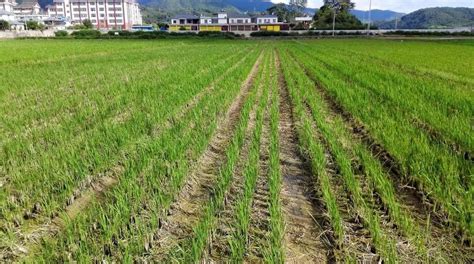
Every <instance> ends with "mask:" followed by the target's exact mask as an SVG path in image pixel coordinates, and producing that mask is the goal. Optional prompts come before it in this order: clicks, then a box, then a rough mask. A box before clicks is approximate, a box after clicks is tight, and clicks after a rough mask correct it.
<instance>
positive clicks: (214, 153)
mask: <svg viewBox="0 0 474 264" xmlns="http://www.w3.org/2000/svg"><path fill="white" fill-rule="evenodd" d="M261 61H262V54H261V55H260V57H259V58H258V59H257V61H256V62H255V65H254V66H253V68H252V71H251V72H250V74H249V76H248V77H247V79H246V80H245V82H244V83H243V85H242V87H241V90H240V92H239V94H238V95H237V97H236V99H235V101H234V102H233V103H232V105H231V106H230V108H229V110H228V111H227V113H226V115H225V117H224V119H223V120H222V121H221V122H219V123H220V124H219V125H218V128H217V130H216V133H215V135H214V136H213V138H212V139H211V142H210V144H209V147H208V149H207V150H206V151H205V152H204V154H203V155H202V156H201V158H200V159H199V161H198V162H197V165H196V168H195V170H194V171H193V172H192V173H191V175H190V176H189V177H188V179H187V180H186V183H185V185H184V187H183V188H182V190H181V192H180V194H179V195H178V197H177V198H176V201H175V202H174V203H173V204H172V205H171V207H170V210H169V212H168V217H167V219H166V221H164V222H163V223H162V226H161V228H160V230H158V232H157V234H156V237H157V239H156V240H155V241H154V246H153V248H154V249H155V252H153V253H154V254H153V255H154V256H156V257H157V260H158V261H159V258H162V257H165V255H166V253H167V252H169V250H170V249H171V248H173V247H174V246H177V245H179V243H180V241H183V240H184V239H185V238H186V237H188V236H189V234H192V231H193V230H192V228H193V226H195V224H196V223H197V222H198V221H199V219H200V216H201V215H202V213H203V212H202V208H203V207H204V205H205V204H206V203H207V202H208V201H209V199H210V197H211V195H212V188H213V186H214V185H215V184H216V182H217V175H219V173H218V170H219V168H220V167H221V165H222V164H223V163H224V162H225V159H223V157H225V150H226V148H227V146H228V145H229V143H230V140H231V138H232V136H233V134H234V130H235V127H236V125H237V123H238V121H239V116H240V112H241V110H242V107H243V105H244V102H245V99H246V98H247V97H248V94H249V91H250V89H251V88H252V86H253V83H254V79H255V77H256V75H257V73H258V69H259V67H260V63H261Z"/></svg>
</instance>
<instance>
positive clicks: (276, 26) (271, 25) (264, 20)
mask: <svg viewBox="0 0 474 264" xmlns="http://www.w3.org/2000/svg"><path fill="white" fill-rule="evenodd" d="M254 21H255V23H256V24H257V26H258V30H261V31H281V30H288V29H289V26H288V24H285V23H281V22H278V16H276V15H260V16H256V17H255V18H254Z"/></svg>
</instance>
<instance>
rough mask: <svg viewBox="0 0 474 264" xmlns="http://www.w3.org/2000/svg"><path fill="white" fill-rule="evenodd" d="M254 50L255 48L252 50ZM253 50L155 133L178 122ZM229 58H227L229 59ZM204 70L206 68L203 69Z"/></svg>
mask: <svg viewBox="0 0 474 264" xmlns="http://www.w3.org/2000/svg"><path fill="white" fill-rule="evenodd" d="M252 51H253V50H252ZM252 51H250V52H248V53H246V54H245V55H244V56H243V57H242V58H241V59H240V60H239V61H238V62H237V63H235V64H234V65H232V67H230V68H229V69H227V70H226V71H225V73H224V74H222V75H221V76H220V77H219V78H217V79H215V80H213V81H212V82H211V84H209V85H208V86H207V87H206V88H204V89H203V90H201V91H200V92H199V93H198V94H196V95H195V96H194V97H193V98H192V99H191V100H189V101H188V102H187V103H186V104H184V105H183V106H182V107H181V108H180V109H178V110H177V111H176V114H175V115H173V116H172V117H170V118H168V119H167V120H166V122H165V124H164V125H162V126H160V127H159V128H157V131H155V132H154V133H158V131H161V130H165V129H168V128H170V127H171V126H172V125H173V124H174V123H175V122H178V121H179V120H181V119H182V118H183V117H184V116H185V115H186V114H187V113H188V112H189V111H190V110H191V109H193V108H194V107H195V106H196V105H197V104H198V103H199V102H200V101H201V99H202V98H203V97H204V96H206V95H208V94H209V93H211V92H212V91H213V90H214V89H215V88H216V84H217V83H219V82H220V81H222V80H223V79H224V78H225V77H226V76H227V75H228V74H229V73H231V72H232V71H234V70H235V69H237V68H238V67H239V66H240V65H241V64H242V63H243V62H244V61H245V59H246V58H247V57H248V56H249V54H251V53H252ZM228 59H229V58H227V60H228ZM203 71H204V70H203Z"/></svg>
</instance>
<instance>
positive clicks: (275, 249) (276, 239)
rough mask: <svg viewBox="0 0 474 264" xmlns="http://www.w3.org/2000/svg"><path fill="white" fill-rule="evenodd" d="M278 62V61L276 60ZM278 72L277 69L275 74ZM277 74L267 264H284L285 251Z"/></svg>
mask: <svg viewBox="0 0 474 264" xmlns="http://www.w3.org/2000/svg"><path fill="white" fill-rule="evenodd" d="M275 58H276V56H275ZM275 62H276V59H275ZM275 71H277V69H276V67H275V68H274V69H273V72H275ZM277 77H278V76H277V74H275V75H274V77H273V78H272V79H271V82H270V87H271V94H272V95H271V105H270V146H269V148H270V149H269V177H268V185H269V191H270V206H269V211H270V235H269V238H268V240H269V241H268V248H266V250H265V253H264V259H265V262H266V263H284V259H285V255H284V251H283V242H282V241H283V235H284V228H285V227H284V222H283V215H282V209H281V200H280V190H281V178H282V176H281V169H280V142H279V130H278V125H279V120H280V114H279V110H280V109H279V103H278V102H279V91H278V80H277Z"/></svg>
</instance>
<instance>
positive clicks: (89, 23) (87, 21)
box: [82, 19, 94, 29]
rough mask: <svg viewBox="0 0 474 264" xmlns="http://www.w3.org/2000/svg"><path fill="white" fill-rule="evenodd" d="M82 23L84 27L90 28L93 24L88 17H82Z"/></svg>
mask: <svg viewBox="0 0 474 264" xmlns="http://www.w3.org/2000/svg"><path fill="white" fill-rule="evenodd" d="M82 25H84V29H92V28H93V27H94V25H93V24H92V22H91V21H90V20H89V19H84V20H83V21H82Z"/></svg>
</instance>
